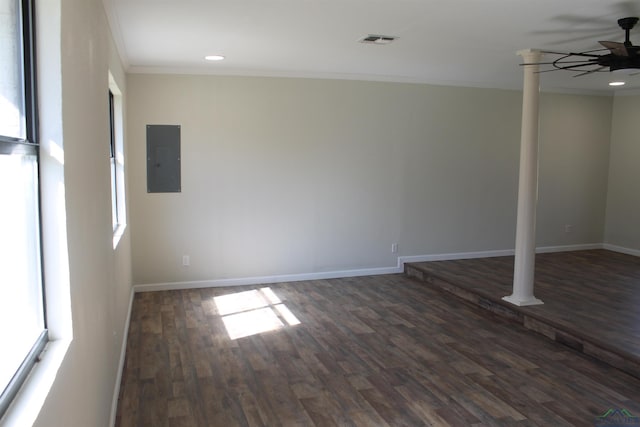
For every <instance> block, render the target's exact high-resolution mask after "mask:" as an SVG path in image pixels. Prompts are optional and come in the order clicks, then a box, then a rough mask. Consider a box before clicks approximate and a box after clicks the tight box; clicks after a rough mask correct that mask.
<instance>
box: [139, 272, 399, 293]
mask: <svg viewBox="0 0 640 427" xmlns="http://www.w3.org/2000/svg"><path fill="white" fill-rule="evenodd" d="M401 272H402V270H401V269H400V267H380V268H366V269H358V270H342V271H325V272H318V273H301V274H283V275H278V276H255V277H239V278H234V279H214V280H198V281H192V282H170V283H149V284H142V285H135V286H134V287H133V289H134V290H135V292H152V291H167V290H176V289H196V288H219V287H222V286H246V285H260V284H268V283H284V282H300V281H303V280H322V279H337V278H340V277H357V276H376V275H380V274H396V273H401Z"/></svg>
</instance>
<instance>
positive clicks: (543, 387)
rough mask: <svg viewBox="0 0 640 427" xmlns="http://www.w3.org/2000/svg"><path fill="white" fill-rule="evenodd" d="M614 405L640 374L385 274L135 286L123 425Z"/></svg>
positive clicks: (634, 387) (629, 396)
mask: <svg viewBox="0 0 640 427" xmlns="http://www.w3.org/2000/svg"><path fill="white" fill-rule="evenodd" d="M543 297H544V296H543ZM269 329H272V330H269ZM256 331H262V332H258V333H255V332H256ZM230 334H232V336H233V337H234V338H235V339H232V338H231V337H230ZM609 409H614V410H617V409H626V410H627V411H629V412H630V413H631V414H633V415H639V414H640V380H638V379H637V378H634V377H632V376H630V375H628V374H626V373H624V372H622V371H620V370H618V369H615V368H612V367H610V366H609V365H607V364H604V363H601V362H599V361H597V360H595V359H592V358H590V357H588V356H585V355H583V354H580V353H578V352H575V351H573V350H572V349H570V348H568V347H566V346H564V345H561V344H559V343H557V342H554V341H551V340H548V339H546V338H545V337H543V336H541V335H539V334H537V333H534V332H531V331H529V330H527V329H525V328H523V327H521V326H519V325H518V324H516V323H513V322H511V321H509V320H505V319H503V318H500V317H497V316H494V315H492V314H491V313H489V312H487V311H485V310H482V309H480V308H477V307H474V306H471V305H469V304H465V303H463V302H461V301H460V300H458V299H456V298H452V297H451V295H448V294H446V293H443V292H442V291H440V290H436V289H432V288H430V287H428V286H425V285H424V283H420V282H418V281H416V280H413V279H410V278H407V277H405V276H404V275H389V276H375V277H363V278H346V279H335V280H322V281H310V282H296V283H283V284H277V285H264V286H253V287H242V288H240V287H236V288H210V289H197V290H183V291H164V292H149V293H141V294H137V295H136V296H135V300H134V305H133V312H132V318H131V325H130V331H129V337H128V346H127V356H126V362H125V368H124V372H123V377H122V386H121V391H120V400H119V405H118V415H117V425H118V426H120V427H129V426H145V427H146V426H154V427H155V426H225V427H227V426H314V425H317V426H336V425H337V426H422V425H434V426H441V425H454V426H458V425H459V426H466V425H473V426H505V425H514V426H515V425H518V426H565V425H576V426H591V425H594V424H595V423H596V421H598V419H597V417H598V416H601V415H603V414H604V413H605V412H606V411H608V410H609ZM600 421H602V420H600Z"/></svg>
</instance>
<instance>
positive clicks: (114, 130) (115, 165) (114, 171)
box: [109, 72, 127, 249]
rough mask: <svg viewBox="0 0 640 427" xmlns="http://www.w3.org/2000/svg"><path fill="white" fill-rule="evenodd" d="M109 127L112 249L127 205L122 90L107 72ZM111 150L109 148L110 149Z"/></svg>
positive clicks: (121, 230)
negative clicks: (111, 139)
mask: <svg viewBox="0 0 640 427" xmlns="http://www.w3.org/2000/svg"><path fill="white" fill-rule="evenodd" d="M109 98H110V102H109V104H110V110H111V111H110V113H109V117H110V119H109V128H110V130H111V137H112V138H113V141H112V142H110V145H111V144H113V148H114V153H113V154H114V156H113V157H111V156H109V161H110V168H111V207H112V223H113V249H115V248H116V247H117V246H118V243H119V242H120V238H121V237H122V235H123V234H124V230H125V229H126V227H127V207H126V197H125V187H126V186H125V171H124V164H125V163H124V162H125V156H124V123H123V122H124V112H123V108H122V105H123V103H122V91H120V88H119V87H118V85H117V84H116V82H115V79H114V78H113V75H112V74H111V72H109ZM110 151H111V150H110ZM114 190H115V193H114Z"/></svg>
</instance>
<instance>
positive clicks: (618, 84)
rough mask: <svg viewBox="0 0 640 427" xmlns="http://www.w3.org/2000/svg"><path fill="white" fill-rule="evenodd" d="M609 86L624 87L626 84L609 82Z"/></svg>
mask: <svg viewBox="0 0 640 427" xmlns="http://www.w3.org/2000/svg"><path fill="white" fill-rule="evenodd" d="M609 86H624V82H609Z"/></svg>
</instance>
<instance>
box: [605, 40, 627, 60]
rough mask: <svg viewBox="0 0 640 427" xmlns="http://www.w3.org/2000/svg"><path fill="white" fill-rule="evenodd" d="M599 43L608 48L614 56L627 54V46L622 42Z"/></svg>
mask: <svg viewBox="0 0 640 427" xmlns="http://www.w3.org/2000/svg"><path fill="white" fill-rule="evenodd" d="M599 43H600V44H601V45H602V46H604V47H606V48H607V49H609V50H610V51H611V53H612V54H614V55H616V56H629V51H628V50H627V47H626V46H625V45H624V43H619V42H608V41H601V42H599Z"/></svg>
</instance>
